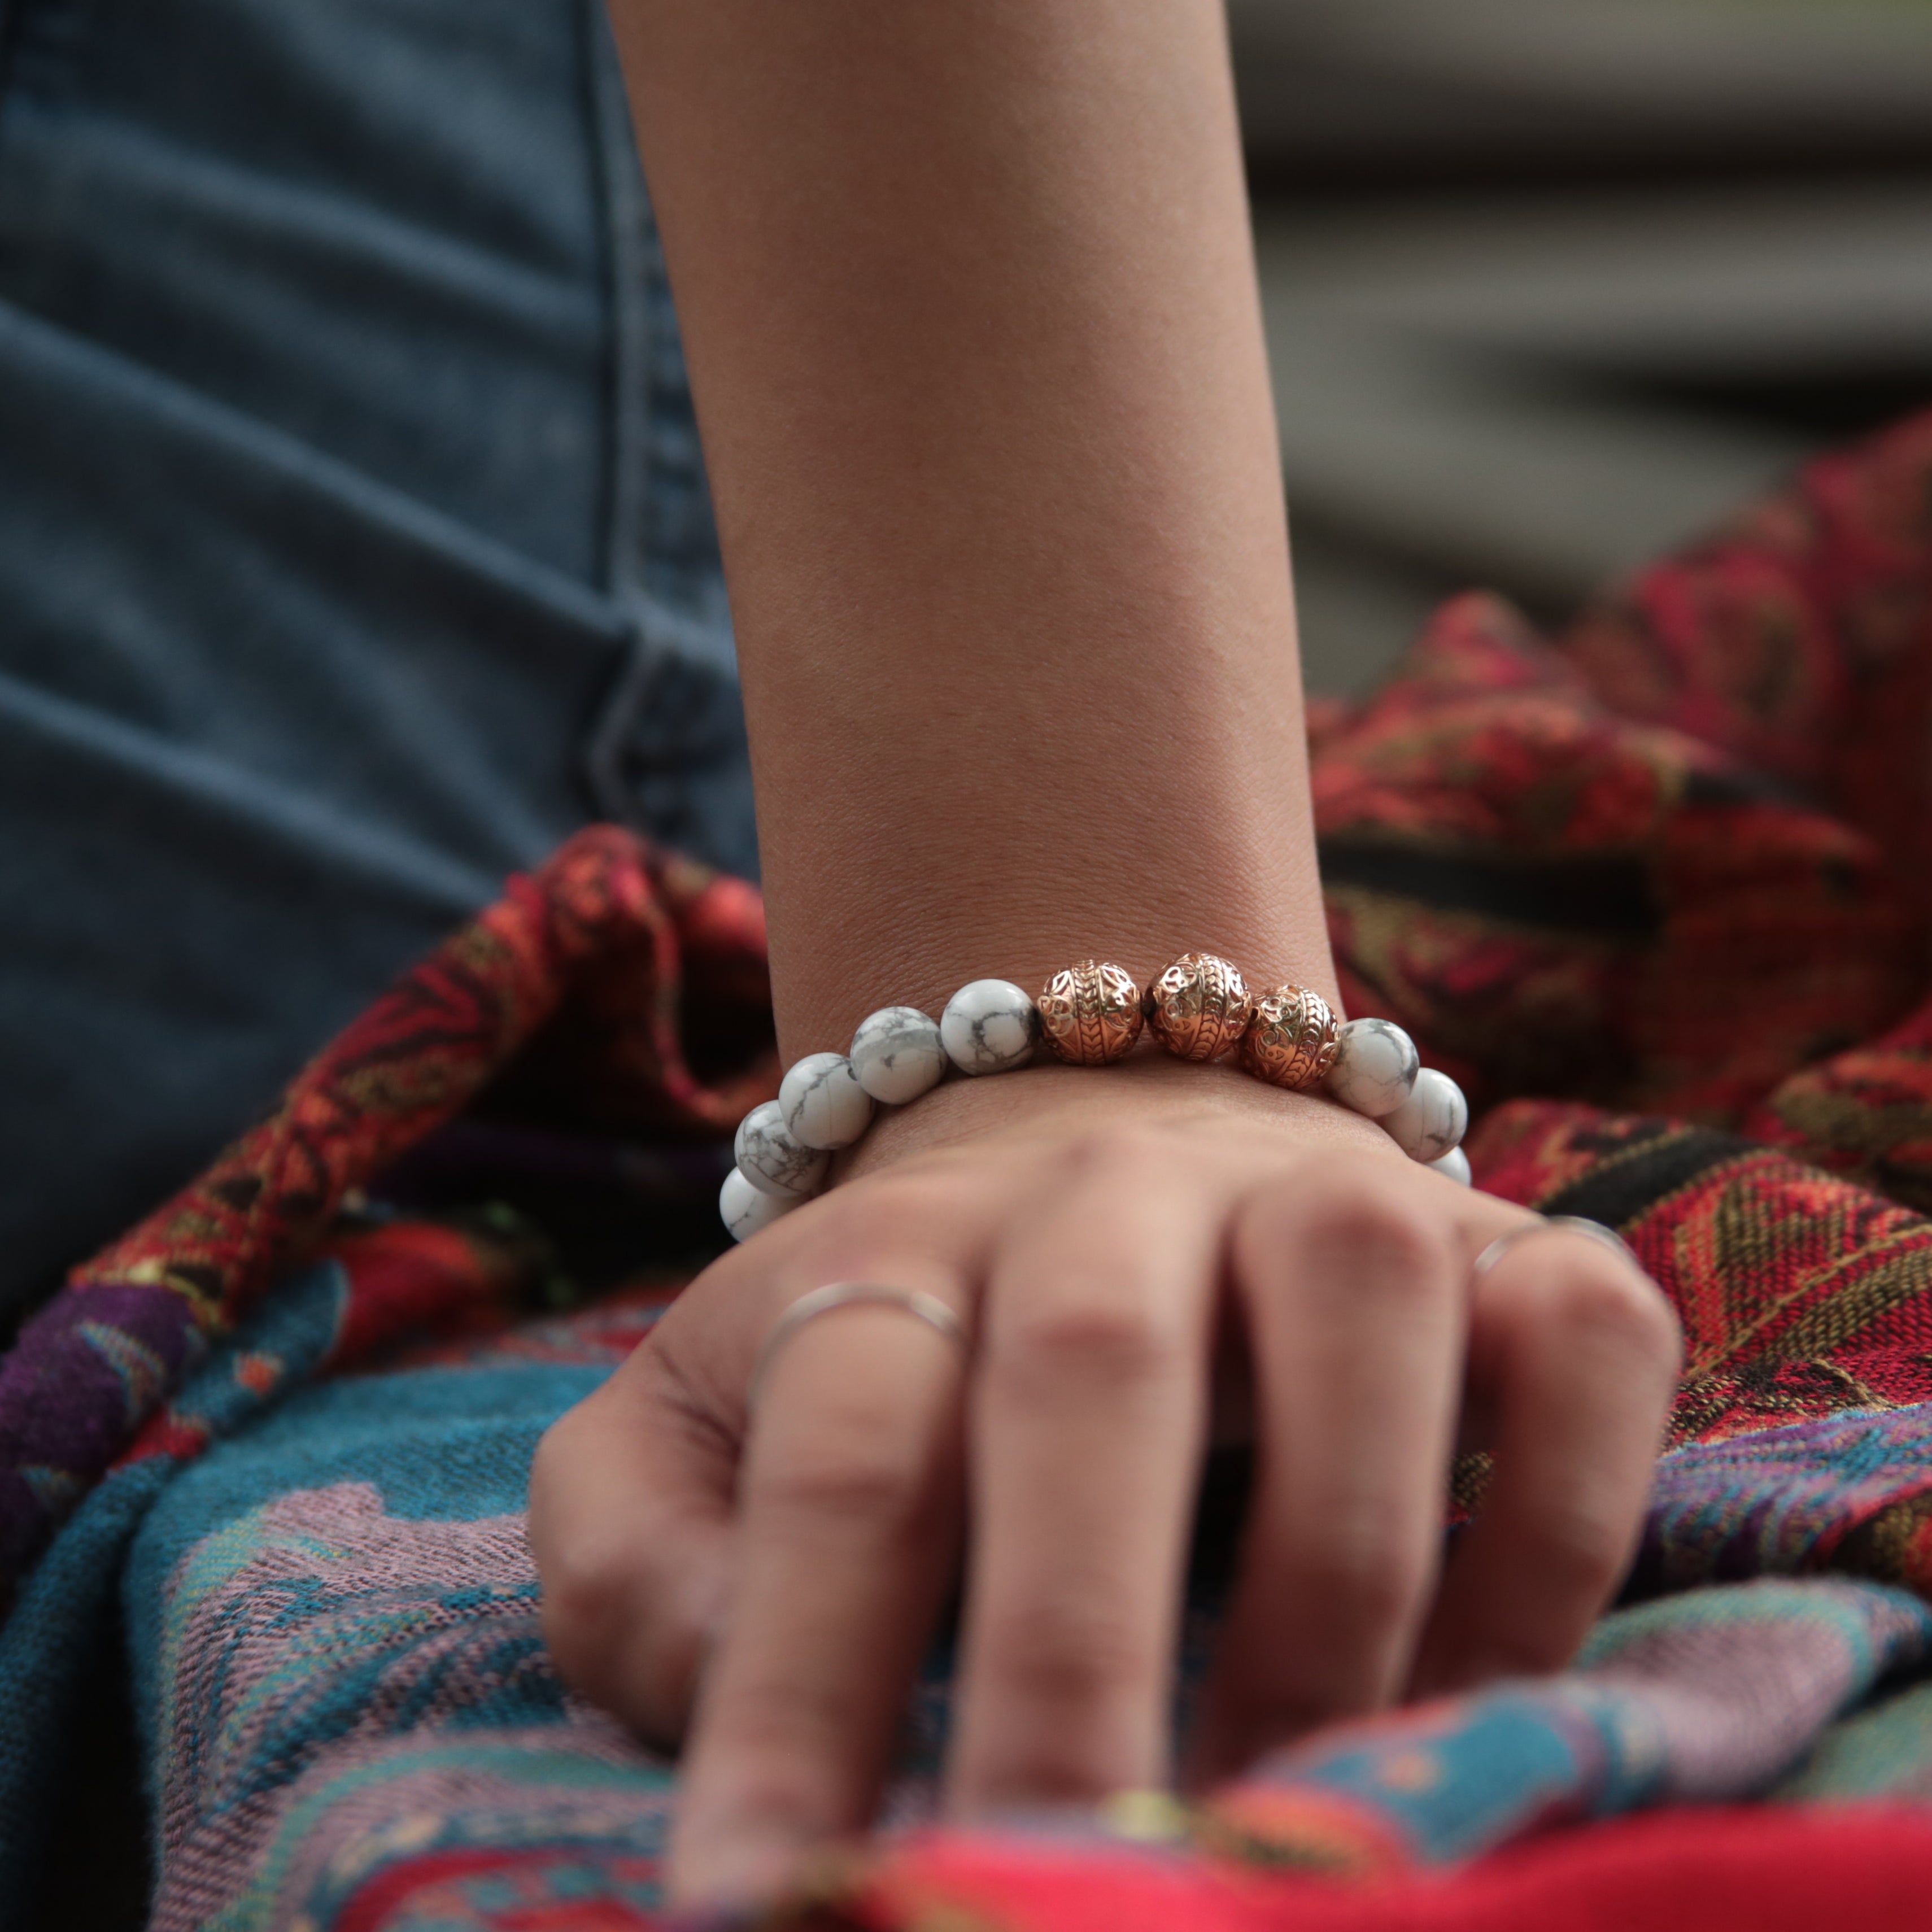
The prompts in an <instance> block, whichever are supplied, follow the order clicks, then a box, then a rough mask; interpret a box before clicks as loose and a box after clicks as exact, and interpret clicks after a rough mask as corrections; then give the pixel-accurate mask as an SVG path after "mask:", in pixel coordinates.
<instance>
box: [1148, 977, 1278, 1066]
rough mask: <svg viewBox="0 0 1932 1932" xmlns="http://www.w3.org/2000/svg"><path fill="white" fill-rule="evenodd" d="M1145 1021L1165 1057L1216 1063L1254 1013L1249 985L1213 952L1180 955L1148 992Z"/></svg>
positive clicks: (1243, 1030) (1244, 1028)
mask: <svg viewBox="0 0 1932 1932" xmlns="http://www.w3.org/2000/svg"><path fill="white" fill-rule="evenodd" d="M1148 1006H1149V1011H1148V1024H1149V1025H1151V1027H1152V1028H1154V1037H1155V1038H1156V1039H1157V1040H1159V1041H1160V1043H1161V1045H1162V1046H1164V1047H1166V1049H1167V1050H1168V1052H1169V1053H1172V1054H1176V1055H1179V1056H1180V1058H1181V1059H1183V1060H1219V1059H1220V1057H1221V1056H1222V1055H1223V1054H1224V1053H1226V1052H1228V1051H1229V1049H1231V1048H1232V1047H1233V1046H1235V1045H1237V1044H1238V1042H1239V1041H1240V1040H1241V1035H1242V1034H1244V1033H1245V1032H1246V1031H1247V1026H1248V1021H1249V1019H1250V1016H1252V1015H1253V1012H1254V1002H1253V1001H1252V1000H1251V999H1250V998H1249V997H1248V988H1247V981H1245V980H1244V979H1243V978H1242V977H1241V974H1240V972H1239V971H1238V970H1237V969H1236V968H1234V967H1232V966H1231V965H1229V963H1228V962H1227V961H1226V960H1225V959H1216V958H1215V956H1214V954H1213V953H1187V954H1184V956H1182V957H1181V958H1180V959H1177V960H1176V961H1175V962H1174V964H1173V965H1172V966H1170V967H1169V968H1168V969H1167V971H1166V972H1164V973H1163V974H1161V976H1160V978H1159V979H1157V980H1155V982H1154V984H1153V985H1152V986H1151V987H1149V988H1148Z"/></svg>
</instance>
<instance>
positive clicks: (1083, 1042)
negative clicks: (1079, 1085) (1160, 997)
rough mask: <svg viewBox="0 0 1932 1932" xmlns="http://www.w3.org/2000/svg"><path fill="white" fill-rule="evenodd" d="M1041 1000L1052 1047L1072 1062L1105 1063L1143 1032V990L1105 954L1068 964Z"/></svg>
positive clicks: (1075, 1064) (1082, 1064) (1079, 1064)
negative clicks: (1109, 960) (1101, 957)
mask: <svg viewBox="0 0 1932 1932" xmlns="http://www.w3.org/2000/svg"><path fill="white" fill-rule="evenodd" d="M1035 1004H1037V1006H1038V1007H1039V1008H1040V1026H1041V1028H1042V1030H1043V1033H1044V1034H1045V1036H1046V1044H1047V1046H1048V1048H1049V1050H1050V1051H1051V1052H1052V1053H1053V1054H1054V1055H1055V1057H1056V1058H1058V1059H1061V1060H1064V1061H1067V1064H1069V1065H1070V1066H1073V1067H1105V1066H1106V1064H1108V1062H1109V1061H1114V1060H1118V1059H1119V1058H1120V1057H1121V1055H1122V1054H1124V1053H1126V1052H1130V1050H1131V1049H1132V1048H1133V1043H1134V1042H1135V1041H1136V1040H1139V1038H1140V1037H1141V1026H1142V1013H1141V989H1139V987H1138V986H1136V985H1135V984H1134V982H1133V976H1132V975H1131V974H1129V973H1128V971H1127V969H1126V968H1124V967H1122V966H1115V965H1111V964H1110V963H1109V962H1107V961H1106V960H1104V959H1083V960H1082V961H1081V962H1080V963H1079V965H1077V966H1064V967H1062V968H1061V970H1060V971H1058V973H1056V974H1054V976H1053V977H1052V979H1051V980H1048V982H1047V983H1046V991H1045V992H1043V993H1042V994H1041V995H1040V998H1039V999H1038V1000H1037V1001H1036V1002H1035Z"/></svg>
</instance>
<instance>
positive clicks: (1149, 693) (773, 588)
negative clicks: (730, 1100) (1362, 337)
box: [613, 0, 1332, 1053]
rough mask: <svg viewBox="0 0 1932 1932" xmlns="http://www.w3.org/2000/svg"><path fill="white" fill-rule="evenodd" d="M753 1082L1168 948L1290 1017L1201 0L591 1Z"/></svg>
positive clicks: (1241, 334) (1224, 197) (1248, 421)
mask: <svg viewBox="0 0 1932 1932" xmlns="http://www.w3.org/2000/svg"><path fill="white" fill-rule="evenodd" d="M613 14H614V16H615V18H616V25H617V27H618V29H619V39H620V42H621V43H622V46H623V48H624V51H625V59H626V66H627V69H628V74H629V77H630V83H631V92H632V98H633V101H634V104H635V107H636V110H637V119H638V124H639V130H640V142H641V145H642V147H643V153H644V157H645V161H646V170H647V172H648V175H649V180H650V183H651V186H652V194H653V198H654V200H655V205H656V208H657V211H658V219H659V221H660V223H661V227H662V229H663V233H664V242H665V246H666V249H667V254H668V257H669V260H670V268H671V273H672V278H673V286H674V287H675V290H676V295H677V299H678V305H679V314H680V316H681V318H682V322H683V325H684V327H685V335H686V339H687V344H688V355H689V358H690V362H691V377H692V383H693V386H694V392H695V394H696V396H697V405H698V411H699V416H700V422H701V425H702V427H703V435H704V441H705V449H706V457H707V460H708V461H709V465H710V469H711V475H712V487H713V490H714V493H715V498H716V501H717V505H718V519H719V526H720V531H721V536H722V539H723V542H724V556H725V562H726V568H727V575H728V579H729V582H730V592H731V601H732V608H733V617H734V620H735V622H736V628H737V635H738V646H739V661H740V664H741V666H742V673H743V678H744V685H745V706H746V715H747V718H748V724H749V727H750V731H751V745H752V753H753V760H754V774H755V778H756V783H757V797H758V811H759V829H760V845H761V850H762V852H763V863H764V868H765V880H766V892H767V894H768V898H769V905H770V910H771V919H772V969H773V980H774V992H775V998H776V1001H777V1004H778V1020H779V1028H780V1037H781V1042H782V1043H783V1045H784V1049H785V1050H786V1051H787V1052H788V1053H797V1052H803V1051H807V1050H809V1049H812V1048H815V1047H820V1046H825V1045H826V1044H828V1043H831V1044H837V1043H840V1042H841V1041H842V1040H844V1038H845V1037H847V1035H848V1034H849V1033H850V1030H851V1028H852V1026H853V1024H854V1022H856V1020H857V1019H859V1018H860V1017H862V1016H863V1014H864V1013H865V1012H866V1011H868V1010H870V1009H871V1008H872V1007H877V1006H878V1005H880V1004H886V1003H887V1002H889V1001H909V1002H911V1003H913V1004H921V1005H924V1006H926V1007H929V1009H930V1010H937V1004H938V1003H940V1002H943V1001H944V999H945V998H946V997H947V995H948V994H949V993H950V992H951V991H952V990H953V988H954V987H956V986H958V985H959V984H960V983H962V982H963V981H965V980H969V979H973V978H977V977H981V976H983V975H985V974H1000V975H1001V976H1002V977H1009V978H1013V979H1016V980H1020V981H1021V982H1022V983H1026V984H1028V985H1029V986H1032V985H1035V984H1037V983H1038V982H1039V981H1040V980H1041V979H1042V978H1043V977H1044V976H1045V974H1046V973H1047V972H1048V971H1049V970H1051V969H1052V968H1055V967H1056V966H1058V965H1063V964H1064V963H1066V962H1067V961H1068V960H1069V959H1072V958H1074V957H1077V956H1082V955H1084V954H1086V953H1098V954H1100V956H1103V957H1113V958H1116V959H1120V960H1121V962H1123V963H1124V964H1126V965H1129V966H1130V967H1133V968H1136V969H1138V970H1141V971H1151V970H1152V969H1153V968H1155V967H1156V966H1157V965H1160V964H1163V963H1164V962H1166V960H1167V959H1169V958H1171V957H1172V956H1174V955H1175V954H1176V953H1179V952H1181V951H1183V950H1187V949H1189V948H1193V947H1203V948H1206V949H1208V950H1214V951H1218V952H1222V953H1226V955H1227V956H1229V957H1231V958H1232V959H1236V960H1237V961H1238V962H1241V964H1242V965H1243V966H1244V968H1247V969H1248V970H1249V971H1250V975H1251V977H1252V978H1253V979H1255V980H1258V981H1261V982H1264V983H1266V982H1271V981H1273V980H1279V979H1295V980H1301V981H1303V982H1304V983H1312V984H1313V985H1315V986H1317V987H1319V988H1321V989H1324V990H1327V991H1330V992H1332V979H1331V967H1330V964H1329V959H1328V943H1327V938H1326V935H1325V930H1324V928H1323V925H1322V916H1321V906H1320V898H1319V888H1318V885H1317V881H1316V871H1315V861H1314V852H1313V836H1312V832H1311V827H1310V815H1309V807H1308V800H1307V779H1306V773H1305V770H1304V758H1303V735H1302V727H1301V692H1300V680H1299V675H1298V667H1297V664H1296V659H1295V646H1294V613H1293V605H1292V597H1291V593H1290V588H1289V571H1288V553H1287V542H1286V526H1285V521H1284V516H1283V507H1282V503H1281V499H1280V481H1279V477H1280V471H1279V466H1278V463H1277V452H1276V448H1275V441H1274V417H1273V413H1272V410H1271V406H1270V400H1269V395H1268V377H1267V371H1266V365H1265V359H1264V356H1263V350H1262V337H1261V329H1260V323H1259V313H1258V308H1257V304H1256V290H1255V281H1254V275H1253V265H1252V261H1251V257H1250V243H1249V239H1248V231H1247V211H1246V205H1245V199H1244V191H1243V185H1242V180H1241V163H1240V155H1239V150H1238V142H1237V139H1236V134H1235V117H1234V107H1233V102H1232V94H1231V91H1230V87H1229V76H1228V71H1227V62H1226V49H1225V46H1224V44H1223V30H1222V24H1221V20H1220V9H1219V7H1218V6H1217V5H1215V4H1213V0H1165V4H1163V5H1161V6H1160V7H1148V6H1145V5H1133V4H1129V0H944V4H941V5H932V4H929V5H909V4H907V0H613Z"/></svg>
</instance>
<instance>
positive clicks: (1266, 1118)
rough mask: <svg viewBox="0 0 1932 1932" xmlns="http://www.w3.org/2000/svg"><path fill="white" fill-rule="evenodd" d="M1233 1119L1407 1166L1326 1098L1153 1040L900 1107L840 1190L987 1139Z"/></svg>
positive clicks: (850, 1166) (1370, 1128) (869, 1139)
mask: <svg viewBox="0 0 1932 1932" xmlns="http://www.w3.org/2000/svg"><path fill="white" fill-rule="evenodd" d="M1189 1118H1198V1119H1201V1120H1202V1121H1229V1120H1235V1121H1250V1122H1253V1123H1254V1124H1256V1125H1257V1126H1258V1127H1263V1128H1265V1129H1270V1130H1273V1129H1278V1128H1282V1127H1292V1129H1293V1130H1295V1132H1296V1133H1298V1134H1299V1135H1303V1136H1306V1137H1307V1139H1308V1140H1309V1141H1310V1144H1311V1145H1329V1144H1332V1145H1337V1146H1349V1147H1358V1148H1365V1149H1368V1150H1370V1151H1373V1152H1375V1153H1376V1154H1379V1155H1380V1156H1385V1157H1389V1158H1392V1159H1394V1160H1407V1158H1408V1157H1407V1156H1406V1155H1405V1154H1403V1151H1402V1150H1401V1149H1400V1148H1398V1147H1397V1145H1395V1143H1394V1142H1393V1141H1391V1139H1389V1137H1388V1135H1387V1134H1386V1133H1384V1132H1383V1131H1382V1128H1381V1127H1380V1125H1379V1124H1378V1123H1377V1122H1376V1121H1372V1120H1369V1119H1366V1118H1364V1116H1362V1115H1360V1114H1357V1113H1355V1112H1351V1110H1350V1109H1348V1108H1346V1107H1345V1106H1341V1105H1340V1103H1338V1102H1337V1101H1334V1100H1331V1099H1329V1098H1328V1097H1327V1096H1326V1095H1324V1094H1315V1093H1289V1092H1284V1091H1282V1090H1281V1089H1280V1088H1274V1087H1270V1086H1267V1085H1264V1084H1263V1083H1262V1082H1259V1081H1258V1080H1256V1079H1254V1078H1253V1076H1250V1075H1249V1074H1247V1073H1244V1072H1242V1071H1241V1069H1240V1068H1238V1067H1235V1066H1234V1065H1232V1064H1229V1062H1227V1061H1211V1062H1207V1063H1201V1062H1196V1061H1184V1060H1178V1059H1176V1058H1175V1057H1174V1056H1173V1055H1172V1054H1169V1053H1165V1052H1162V1051H1161V1050H1160V1049H1159V1048H1158V1047H1157V1046H1154V1044H1153V1043H1151V1041H1150V1042H1144V1043H1142V1045H1141V1046H1139V1047H1138V1048H1137V1049H1136V1050H1135V1051H1134V1052H1133V1053H1131V1054H1130V1055H1128V1056H1127V1058H1125V1059H1124V1060H1121V1061H1116V1062H1115V1063H1114V1064H1113V1065H1112V1066H1111V1067H1104V1068H1101V1067H1067V1066H1063V1065H1061V1064H1059V1063H1058V1062H1057V1061H1046V1060H1040V1061H1036V1062H1034V1064H1032V1065H1031V1066H1029V1067H1022V1068H1020V1069H1019V1070H1016V1072H1013V1073H1004V1074H1001V1075H999V1076H997V1077H996V1078H992V1079H977V1080H971V1079H968V1080H951V1081H948V1082H946V1083H945V1085H943V1086H941V1087H938V1088H935V1089H934V1091H932V1093H930V1094H927V1095H926V1096H925V1097H924V1098H922V1100H920V1101H919V1103H918V1104H917V1105H916V1106H910V1107H904V1108H897V1109H892V1110H891V1111H890V1112H889V1113H888V1114H887V1115H886V1116H885V1117H884V1118H881V1119H880V1121H878V1122H877V1124H875V1125H874V1127H873V1128H872V1129H871V1131H870V1132H869V1133H867V1134H866V1136H865V1138H864V1139H862V1141H860V1142H858V1144H857V1145H856V1146H853V1147H852V1148H848V1149H847V1150H846V1151H845V1152H844V1153H843V1154H840V1155H838V1156H837V1157H835V1159H834V1160H833V1163H832V1182H833V1184H834V1185H836V1184H838V1182H839V1181H846V1180H852V1179H856V1178H858V1177H859V1175H865V1174H871V1173H876V1172H878V1171H879V1170H880V1169H883V1168H886V1167H889V1166H895V1165H896V1164H897V1163H899V1162H901V1161H903V1160H908V1159H910V1158H912V1157H914V1156H916V1155H919V1154H926V1153H929V1152H936V1151H938V1150H940V1149H942V1148H948V1147H952V1146H954V1145H958V1144H959V1143H961V1142H966V1141H971V1140H976V1139H980V1138H982V1137H983V1136H986V1135H989V1134H995V1133H998V1134H1001V1135H1005V1136H1013V1137H1022V1136H1038V1137H1039V1138H1040V1139H1043V1140H1044V1139H1055V1138H1058V1137H1059V1136H1063V1135H1065V1134H1068V1133H1078V1132H1079V1131H1081V1130H1083V1129H1086V1128H1089V1127H1095V1126H1098V1125H1101V1124H1106V1123H1109V1122H1112V1121H1127V1120H1134V1121H1160V1122H1163V1123H1166V1124H1173V1123H1178V1122H1184V1121H1187V1119H1189Z"/></svg>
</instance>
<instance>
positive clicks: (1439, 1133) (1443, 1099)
mask: <svg viewBox="0 0 1932 1932" xmlns="http://www.w3.org/2000/svg"><path fill="white" fill-rule="evenodd" d="M1468 1125H1469V1102H1468V1101H1466V1100H1464V1099H1463V1090H1462V1088H1460V1087H1459V1086H1457V1085H1456V1083H1455V1082H1454V1081H1453V1080H1451V1079H1450V1077H1449V1076H1448V1074H1446V1073H1438V1072H1437V1071H1436V1069H1435V1068H1434V1067H1424V1069H1423V1070H1422V1071H1421V1073H1418V1075H1417V1076H1415V1087H1414V1088H1412V1090H1411V1091H1410V1094H1409V1098H1408V1099H1407V1100H1405V1101H1403V1103H1402V1105H1401V1106H1400V1107H1398V1108H1397V1109H1396V1110H1395V1112H1394V1113H1392V1114H1385V1115H1383V1116H1382V1130H1383V1131H1384V1133H1386V1134H1387V1135H1388V1137H1389V1139H1391V1140H1392V1141H1394V1142H1395V1144H1396V1145H1397V1147H1399V1148H1401V1149H1402V1151H1403V1153H1404V1154H1407V1155H1408V1156H1409V1159H1410V1160H1425V1161H1433V1160H1441V1159H1442V1157H1443V1156H1444V1155H1445V1154H1447V1153H1448V1151H1449V1150H1450V1149H1451V1148H1454V1147H1460V1145H1462V1141H1463V1129H1464V1128H1466V1127H1468Z"/></svg>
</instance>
